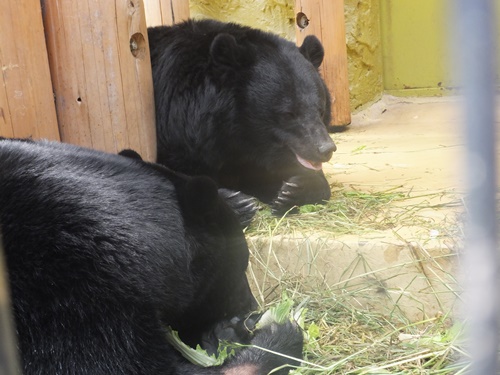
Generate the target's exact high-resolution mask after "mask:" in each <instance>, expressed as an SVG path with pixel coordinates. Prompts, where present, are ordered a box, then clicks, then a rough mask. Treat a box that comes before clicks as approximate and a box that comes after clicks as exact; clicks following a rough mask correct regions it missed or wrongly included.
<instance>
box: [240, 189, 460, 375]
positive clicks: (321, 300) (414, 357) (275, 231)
mask: <svg viewBox="0 0 500 375" xmlns="http://www.w3.org/2000/svg"><path fill="white" fill-rule="evenodd" d="M332 191H333V196H332V199H331V200H330V201H329V202H328V203H327V204H326V205H313V206H306V207H302V208H301V209H300V213H299V214H287V215H285V216H284V217H281V218H277V217H273V216H272V215H271V214H270V211H269V209H268V208H265V207H264V208H263V209H262V210H260V211H259V212H258V214H257V217H256V219H255V220H254V222H253V224H252V225H251V227H249V228H247V230H246V234H247V236H248V237H249V238H250V237H251V238H255V237H258V238H261V239H264V240H265V239H266V238H267V239H268V245H267V247H265V248H259V249H256V248H252V246H251V252H252V260H251V266H250V268H249V278H250V279H251V280H252V281H253V284H254V288H255V291H256V295H258V297H259V300H260V302H261V304H262V308H263V309H267V308H269V307H270V306H272V305H275V304H276V303H278V302H279V301H280V300H281V298H282V295H286V296H287V298H291V299H293V300H294V301H295V302H296V303H297V304H301V306H302V307H303V308H305V309H307V312H306V315H305V333H306V337H307V340H306V344H305V362H304V364H303V366H302V367H300V368H298V369H294V370H293V371H292V373H293V374H436V375H437V374H462V373H466V371H467V363H466V361H464V358H466V357H467V356H466V353H465V352H464V349H463V343H462V324H461V322H460V321H458V320H455V319H453V316H452V315H451V311H443V312H442V313H441V314H438V315H437V316H434V317H431V318H428V319H425V320H422V321H419V322H412V321H410V319H408V318H407V317H406V316H405V315H404V313H403V309H398V308H397V303H398V301H397V300H396V301H395V306H396V308H394V309H393V310H392V311H391V312H390V313H389V314H387V313H381V312H377V311H370V310H366V309H362V308H361V307H360V306H361V304H358V303H357V300H358V299H363V298H369V295H370V293H373V285H371V286H370V285H367V283H366V282H364V280H366V279H368V278H370V277H373V276H374V275H375V273H376V272H374V271H372V270H370V269H369V268H367V269H366V273H365V274H362V275H352V277H351V278H350V280H349V281H350V288H346V287H345V284H343V283H337V284H334V285H332V284H328V283H326V282H323V283H317V284H314V283H315V282H316V281H313V282H312V283H313V284H314V285H311V280H308V278H307V277H304V276H303V275H299V274H292V273H290V272H286V269H285V266H284V265H283V264H282V260H280V257H279V254H278V253H279V252H278V251H277V249H275V248H274V246H276V245H275V243H276V242H275V241H272V240H271V239H272V238H274V237H275V236H282V237H283V236H284V237H286V236H290V237H296V236H297V234H298V233H300V234H303V233H316V234H317V233H321V235H322V236H327V237H330V238H342V236H344V235H358V236H359V237H360V238H363V236H365V235H366V234H369V233H376V232H380V233H392V235H393V236H394V237H395V238H398V239H399V240H401V241H406V240H407V239H406V238H404V236H403V235H401V234H400V233H402V232H401V228H408V227H411V228H416V232H415V233H429V231H435V233H438V236H439V237H441V238H442V239H446V240H449V241H453V246H454V247H455V248H456V250H457V249H458V248H460V244H461V241H460V238H462V233H461V229H460V228H461V226H460V214H461V211H462V207H463V202H462V201H461V200H460V199H459V198H456V196H455V195H454V194H452V193H449V192H435V193H425V194H417V193H415V192H411V191H404V190H403V189H402V188H401V187H398V188H394V189H390V190H385V191H382V192H361V191H358V190H353V189H351V190H349V191H347V190H344V189H341V188H340V187H339V186H333V187H332ZM443 210H445V211H447V212H449V213H450V215H441V216H439V219H436V217H435V216H433V215H432V214H431V215H429V212H431V213H432V212H434V211H436V212H441V211H443ZM411 240H412V241H413V242H414V241H415V238H412V239H411ZM408 241H409V240H408ZM417 243H419V246H421V250H423V251H425V247H426V240H422V241H417ZM309 261H312V262H314V261H315V260H314V259H313V260H309ZM358 261H359V262H363V259H362V257H360V258H359V259H358ZM418 261H419V260H418V259H417V260H416V262H418ZM432 261H434V262H435V263H436V265H437V267H439V264H440V260H439V259H433V260H432ZM271 263H272V264H273V267H270V264H271ZM257 268H259V269H264V270H266V271H265V274H264V275H262V274H261V273H256V272H255V270H256V269H257ZM276 269H277V270H279V272H276V271H275V270H276ZM377 271H380V270H377ZM382 271H383V270H382ZM346 272H348V270H346ZM344 276H345V278H347V279H349V277H350V275H348V274H346V275H344ZM424 276H425V275H424ZM430 276H432V277H433V278H434V282H435V280H436V275H430ZM438 280H441V281H442V283H443V285H444V289H445V290H447V289H449V291H450V292H451V293H456V296H457V298H459V291H456V290H453V289H454V288H456V287H455V286H454V285H455V282H456V280H455V275H451V274H446V273H445V272H443V273H441V276H439V279H438ZM357 281H359V283H356V282H357ZM431 284H432V283H431V282H429V285H431ZM375 287H376V286H375ZM436 298H437V300H439V298H440V296H439V294H438V292H436Z"/></svg>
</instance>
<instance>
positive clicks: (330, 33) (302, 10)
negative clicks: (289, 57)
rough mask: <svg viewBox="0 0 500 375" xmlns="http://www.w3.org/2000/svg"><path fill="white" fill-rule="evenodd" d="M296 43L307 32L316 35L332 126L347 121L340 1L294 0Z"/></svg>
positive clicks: (344, 53)
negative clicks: (323, 52)
mask: <svg viewBox="0 0 500 375" xmlns="http://www.w3.org/2000/svg"><path fill="white" fill-rule="evenodd" d="M295 14H296V15H299V17H298V20H299V22H298V23H300V24H301V27H300V26H299V25H296V37H297V44H298V45H300V44H302V42H303V40H304V38H305V37H306V36H307V35H310V34H313V35H316V36H317V37H318V38H319V39H320V40H321V42H322V43H323V46H324V48H325V59H324V60H323V64H322V65H321V67H320V71H321V74H322V76H323V78H324V80H325V82H326V84H327V86H328V88H329V90H330V93H331V95H332V125H334V126H339V127H342V126H345V125H348V124H350V123H351V109H350V105H349V81H348V78H347V47H346V39H345V20H344V0H296V1H295Z"/></svg>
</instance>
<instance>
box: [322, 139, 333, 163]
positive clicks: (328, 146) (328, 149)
mask: <svg viewBox="0 0 500 375" xmlns="http://www.w3.org/2000/svg"><path fill="white" fill-rule="evenodd" d="M335 151H337V146H336V145H335V143H334V142H333V141H330V142H324V143H322V144H320V145H319V146H318V153H319V154H320V156H321V160H322V161H328V160H330V159H331V158H332V155H333V153H334V152H335Z"/></svg>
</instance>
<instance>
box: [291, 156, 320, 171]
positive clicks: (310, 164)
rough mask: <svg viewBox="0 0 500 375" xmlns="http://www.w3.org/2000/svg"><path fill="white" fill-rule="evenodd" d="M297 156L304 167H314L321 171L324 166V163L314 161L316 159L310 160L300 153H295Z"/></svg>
mask: <svg viewBox="0 0 500 375" xmlns="http://www.w3.org/2000/svg"><path fill="white" fill-rule="evenodd" d="M295 156H296V157H297V160H298V161H299V163H300V164H302V165H303V166H304V167H306V168H308V169H313V170H315V171H320V170H321V169H322V168H323V163H320V162H314V161H309V160H306V159H303V158H301V157H300V156H299V155H297V154H295Z"/></svg>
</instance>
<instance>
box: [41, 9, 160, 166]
mask: <svg viewBox="0 0 500 375" xmlns="http://www.w3.org/2000/svg"><path fill="white" fill-rule="evenodd" d="M42 4H43V5H42V9H43V18H44V24H45V35H46V40H47V48H48V52H49V61H50V70H51V75H52V83H53V86H54V92H55V98H56V108H57V118H58V122H59V129H60V132H61V139H62V140H63V141H64V142H69V143H75V144H79V145H83V146H87V147H92V148H95V149H99V150H104V151H108V152H118V151H120V150H122V149H124V148H132V149H134V150H135V151H137V152H139V153H140V154H141V155H142V157H143V158H145V159H147V160H155V159H156V132H155V114H154V98H153V84H152V77H151V63H150V58H149V47H148V39H147V31H146V21H145V17H144V7H143V2H142V0H106V1H98V0H81V1H73V0H42Z"/></svg>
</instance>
